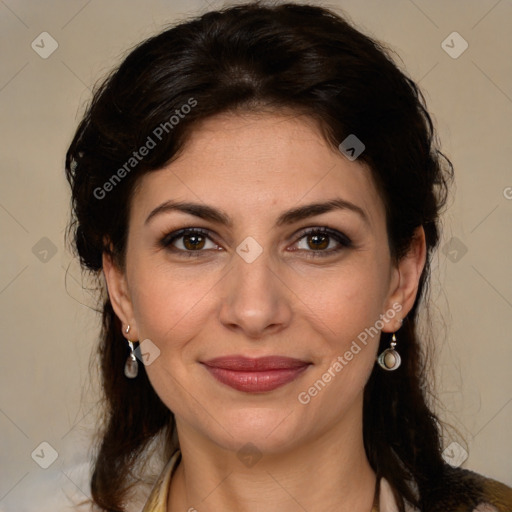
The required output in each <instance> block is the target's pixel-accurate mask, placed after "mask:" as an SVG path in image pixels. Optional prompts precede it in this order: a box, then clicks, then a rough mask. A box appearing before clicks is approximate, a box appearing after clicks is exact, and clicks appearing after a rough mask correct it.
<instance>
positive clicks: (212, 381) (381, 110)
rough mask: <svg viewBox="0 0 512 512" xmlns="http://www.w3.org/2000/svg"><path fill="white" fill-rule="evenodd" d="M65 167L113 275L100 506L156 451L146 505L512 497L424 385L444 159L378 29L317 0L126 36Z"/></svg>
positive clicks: (321, 504) (136, 476) (87, 228)
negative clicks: (426, 319)
mask: <svg viewBox="0 0 512 512" xmlns="http://www.w3.org/2000/svg"><path fill="white" fill-rule="evenodd" d="M66 169H67V176H68V179H69V182H70V184H71V188H72V194H73V212H74V222H73V223H72V224H71V226H70V228H71V232H72V234H73V236H74V241H75V244H76V249H77V252H78V254H79V256H80V259H81V262H82V264H83V265H84V267H85V268H87V269H89V270H91V271H93V272H97V273H103V275H104V277H105V284H106V289H107V290H108V295H106V297H105V301H104V306H103V331H102V335H101V345H100V354H101V364H102V374H103V386H104V391H105V398H106V408H107V411H106V412H107V414H106V420H105V425H104V428H103V430H102V432H101V435H102V439H101V444H100V447H99V451H98V454H97V457H96V460H95V467H94V473H93V475H92V479H91V489H92V495H93V499H94V502H95V504H96V505H97V506H98V507H99V508H100V509H102V510H116V511H117V510H119V511H121V510H127V509H129V507H130V503H131V500H133V499H134V498H133V492H132V491H133V490H134V489H135V488H136V487H137V486H136V484H137V483H140V482H141V481H142V480H144V478H145V475H146V474H147V471H145V464H146V463H148V462H149V461H150V460H155V458H156V460H157V461H160V463H161V466H164V467H163V469H162V467H160V468H159V469H162V472H161V474H160V477H159V479H158V481H157V482H156V483H154V482H152V485H153V484H154V485H153V487H152V489H151V491H150V493H149V497H148V498H147V501H146V505H145V507H144V511H145V512H149V511H153V512H156V511H164V510H166V511H168V512H175V511H178V510H189V511H193V510H198V511H203V510H204V511H217V510H230V511H231V510H232V511H235V510H236V511H241V510H247V511H253V510H262V509H264V510H269V511H273V510H280V511H292V510H307V511H315V510H322V511H327V510H336V511H370V510H380V511H381V512H384V511H390V510H401V511H403V510H421V511H448V510H453V511H455V510H457V511H459V510H460V511H463V510H464V511H466V510H467V511H472V510H478V511H484V510H498V511H506V510H507V511H510V510H512V489H510V488H508V487H507V486H505V485H504V484H502V483H499V482H496V481H494V480H490V479H487V478H485V477H483V476H481V475H478V474H475V473H473V472H470V471H467V470H463V469H460V468H459V469H456V468H453V467H451V466H449V465H448V464H446V463H445V461H444V460H443V458H442V455H441V441H440V430H439V422H438V420H437V419H436V417H435V415H434V414H433V412H432V411H431V410H430V409H429V407H428V405H427V403H426V399H425V396H426V393H427V389H428V387H427V386H428V382H425V373H424V368H425V365H426V361H424V359H423V358H422V355H421V354H422V353H423V351H422V340H421V339H419V337H418V334H417V315H418V311H419V308H420V304H421V302H422V300H426V291H427V283H428V277H429V268H430V267H429V263H430V258H431V255H432V252H433V250H434V249H435V247H436V245H437V243H438V240H439V214H440V212H441V209H442V208H443V206H444V204H445V199H446V193H447V187H448V184H449V182H450V180H451V178H452V166H451V163H450V162H449V160H448V159H446V158H445V157H444V156H443V154H442V153H441V152H440V150H439V149H438V148H437V146H436V144H435V133H434V130H433V126H432V122H431V118H430V116H429V114H428V112H427V111H426V108H425V104H424V99H423V97H422V95H421V92H420V91H419V89H418V88H417V86H416V85H415V84H414V82H413V81H412V80H410V79H409V78H408V77H407V76H406V75H405V74H404V73H403V72H401V71H400V70H399V69H398V68H397V66H396V65H395V64H394V63H393V61H392V59H391V57H390V56H389V54H388V52H387V50H385V48H384V47H383V46H381V45H380V44H378V43H377V42H375V41H373V40H371V39H370V38H368V37H367V36H365V35H363V34H361V33H360V32H358V31H357V30H356V29H354V28H353V27H352V26H351V25H350V24H348V23H347V22H346V21H345V20H343V19H342V18H341V17H340V16H338V15H337V14H335V13H333V12H331V11H329V10H326V9H322V8H320V7H317V6H313V5H309V6H308V5H296V4H284V5H279V6H265V5H263V4H254V3H253V4H247V5H241V6H238V7H232V8H229V9H226V10H223V11H219V12H210V13H208V14H205V15H204V16H202V17H200V18H198V19H194V20H191V21H188V22H186V23H182V24H180V25H178V26H176V27H174V28H171V29H169V30H166V31H165V32H163V33H161V34H160V35H157V36H155V37H153V38H151V39H149V40H148V41H146V42H144V43H143V44H141V45H140V46H139V47H137V48H136V49H135V50H133V51H132V52H131V53H130V54H129V55H128V56H127V58H126V59H125V60H124V62H123V63H122V64H121V66H120V67H119V69H118V70H116V71H115V72H114V73H113V74H112V75H111V76H110V77H109V78H108V79H107V80H106V81H105V82H104V84H103V85H102V86H101V88H100V89H99V90H97V91H96V93H95V95H94V98H93V101H92V103H91V105H90V107H89V109H88V111H87V113H86V115H85V117H84V119H83V120H82V122H81V123H80V126H79V128H78V130H77V133H76V135H75V137H74V140H73V142H72V144H71V146H70V148H69V150H68V153H67V158H66ZM159 441H161V444H158V442H159ZM151 454H153V455H154V458H153V457H151Z"/></svg>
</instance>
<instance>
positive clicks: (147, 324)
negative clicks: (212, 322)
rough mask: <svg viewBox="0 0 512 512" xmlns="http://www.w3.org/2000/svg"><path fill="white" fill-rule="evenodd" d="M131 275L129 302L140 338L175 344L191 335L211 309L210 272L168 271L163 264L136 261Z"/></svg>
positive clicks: (157, 342) (212, 284)
mask: <svg viewBox="0 0 512 512" xmlns="http://www.w3.org/2000/svg"><path fill="white" fill-rule="evenodd" d="M138 268H141V269H146V270H141V271H137V272H135V273H134V274H133V276H132V282H134V283H135V287H134V288H133V289H132V290H131V291H132V302H133V307H134V315H135V319H136V321H137V327H138V329H139V333H140V336H141V338H142V337H143V338H150V339H151V340H152V341H154V342H155V343H156V344H161V345H168V344H169V343H172V344H176V343H177V342H178V340H180V339H183V338H189V337H190V336H193V331H194V329H196V330H199V327H200V326H201V325H202V323H201V322H202V319H203V318H204V316H205V315H207V314H208V313H209V311H210V305H211V304H210V302H211V301H209V291H210V290H211V289H212V287H213V286H214V284H215V280H214V279H213V276H212V273H208V272H194V270H193V269H191V270H187V272H177V271H172V272H171V271H170V269H169V268H166V265H165V264H164V265H157V266H151V265H148V264H147V263H146V264H145V265H138Z"/></svg>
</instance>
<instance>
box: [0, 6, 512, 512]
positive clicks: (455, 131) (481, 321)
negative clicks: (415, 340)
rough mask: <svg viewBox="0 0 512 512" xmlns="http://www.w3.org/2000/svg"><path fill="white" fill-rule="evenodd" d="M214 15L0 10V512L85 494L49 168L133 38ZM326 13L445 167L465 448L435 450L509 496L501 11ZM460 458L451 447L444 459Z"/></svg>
mask: <svg viewBox="0 0 512 512" xmlns="http://www.w3.org/2000/svg"><path fill="white" fill-rule="evenodd" d="M221 5H222V4H221V3H220V2H213V1H210V2H207V1H203V0H196V1H185V0H180V1H176V0H173V1H159V0H152V1H142V0H137V1H130V2H128V1H124V2H123V1H121V0H116V1H109V2H100V1H98V0H92V1H80V2H79V1H72V2H70V1H64V0H55V1H45V2H37V1H36V0H33V1H31V2H30V1H15V0H3V1H0V48H1V50H0V51H1V56H2V60H1V62H2V65H1V68H0V107H1V113H2V114H1V117H0V140H1V147H2V153H1V165H0V172H1V180H2V181H1V183H2V186H1V189H0V229H1V245H0V258H1V259H0V262H1V265H0V308H1V325H2V330H1V334H2V352H1V357H0V376H1V384H2V385H1V387H0V429H1V437H0V454H1V462H0V511H3V512H5V511H16V512H22V511H24V510H37V511H39V512H41V511H46V510H48V511H50V510H51V511H52V512H56V511H59V510H66V506H65V504H64V503H65V497H66V496H78V497H83V496H84V494H88V492H89V491H88V488H87V481H86V473H87V469H88V467H87V461H88V454H87V446H88V436H89V433H90V430H89V427H90V426H94V422H95V415H94V412H95V409H94V406H93V404H94V398H95V396H94V393H90V392H89V391H88V390H89V387H88V386H89V385H88V380H89V374H88V362H89V354H90V352H91V350H92V348H93V346H94V345H95V338H96V335H97V332H98V317H97V316H96V315H95V313H94V312H93V311H92V310H91V309H90V306H91V305H93V304H94V301H93V299H92V296H91V295H90V293H89V292H87V291H83V290H82V289H81V276H80V270H79V268H78V266H77V265H76V263H74V262H72V258H71V256H70V255H69V254H68V253H67V252H66V250H65V248H64V243H63V235H64V228H65V225H66V222H67V219H68V207H69V192H68V188H67V184H66V182H65V180H64V174H63V162H64V153H65V150H66V148H67V145H68V144H69V142H70V141H71V137H72V135H73V132H74V129H75V128H76V124H77V122H78V119H79V116H80V113H81V112H82V109H83V107H84V104H85V102H86V101H87V100H88V99H89V98H90V89H91V87H92V85H93V83H94V82H95V81H96V80H97V79H99V78H101V77H102V76H103V75H104V74H105V73H106V72H107V71H108V70H109V69H110V68H111V67H112V66H113V65H114V64H116V63H117V62H118V61H119V58H120V56H121V55H122V53H123V52H124V51H125V50H127V49H128V48H129V47H130V46H132V45H133V44H135V43H137V42H138V41H140V40H141V39H142V38H145V37H147V36H149V35H151V34H153V33H154V32H156V31H159V30H160V29H162V28H163V26H164V25H165V24H166V23H170V22H173V21H176V20H178V19H181V18H183V17H184V16H185V15H190V14H196V13H199V12H204V11H205V10H208V9H210V8H215V7H219V6H221ZM329 5H331V6H338V7H341V8H343V10H344V11H345V13H346V14H348V15H349V16H350V17H351V18H352V20H353V22H354V23H356V25H357V26H358V27H359V28H360V29H362V30H364V31H366V32H367V33H369V34H370V35H373V36H375V37H377V38H378V39H381V40H383V41H385V42H387V43H388V44H389V45H390V46H391V47H392V48H393V49H395V50H396V51H397V52H398V53H399V55H400V56H401V57H402V59H403V61H404V64H405V67H406V69H407V70H408V71H409V73H410V75H411V76H412V77H413V78H414V79H415V80H417V81H419V82H420V84H421V87H422V88H423V91H424V93H425V95H426V98H427V102H428V105H429V109H430V111H431V112H432V113H433V116H434V119H435V123H436V126H437V128H438V130H439V135H440V138H441V141H442V143H443V148H444V150H445V151H446V153H447V154H448V155H449V157H450V158H451V159H452V161H453V163H454V165H455V170H456V182H457V188H456V190H454V193H453V195H452V199H451V203H450V207H449V210H448V213H447V214H446V215H445V217H444V225H445V231H444V234H443V240H442V242H441V248H440V251H439V252H438V254H437V257H436V259H435V264H434V268H435V274H434V276H433V287H432V299H433V302H434V308H433V313H434V315H435V316H434V320H433V321H434V323H435V325H436V326H438V327H436V333H437V338H438V359H437V362H436V365H435V366H436V370H437V371H438V376H439V383H438V396H439V398H440V401H441V404H442V406H443V410H442V417H444V418H447V419H448V420H449V421H450V423H451V424H452V425H454V426H455V427H456V428H457V429H458V430H459V431H460V434H461V435H462V436H463V437H464V438H465V439H466V441H467V445H466V446H465V445H464V444H463V443H462V442H461V441H460V438H458V437H456V436H454V434H453V433H449V434H448V435H447V436H446V439H445V440H444V445H445V446H448V445H450V443H452V442H453V441H455V440H459V441H460V443H461V445H462V446H463V447H464V446H465V448H467V450H468V452H469V456H468V458H467V459H466V460H465V461H464V463H463V466H464V467H467V468H471V469H473V470H476V471H478V472H481V473H484V474H486V475H488V476H491V477H494V478H497V479H500V480H502V481H504V482H506V483H507V484H508V485H512V443H511V432H512V379H511V370H510V367H511V363H512V337H511V334H510V333H511V332H512V315H511V312H512V309H511V308H512V287H511V282H512V279H511V278H512V271H511V267H510V253H511V249H512V239H511V236H510V235H511V233H512V229H511V228H512V168H511V163H510V162H511V161H512V144H511V143H510V134H511V132H512V115H511V114H512V44H511V43H512V37H511V32H510V27H511V26H512V2H511V1H510V0H501V1H497V0H478V1H476V0H471V1H469V0H451V1H450V2H445V1H442V0H435V1H432V0H431V1H426V0H417V1H416V2H413V1H412V0H393V1H387V2H382V1H377V0H375V1H373V0H372V1H370V0H365V1H357V0H338V1H337V2H335V1H333V2H331V3H330V4H329ZM454 31H456V32H458V33H459V34H460V35H461V36H462V37H463V38H464V39H465V40H466V41H467V43H468V44H469V47H468V49H467V50H466V51H465V52H464V53H462V55H460V56H459V57H458V58H456V59H454V58H452V57H451V56H449V55H448V54H447V53H446V52H445V51H444V49H443V48H442V46H441V43H442V42H443V40H445V39H446V38H447V36H448V35H449V34H451V33H452V32H454ZM41 32H48V33H49V34H51V36H52V37H53V38H54V39H55V40H56V41H57V42H58V49H57V50H56V51H55V52H54V53H53V54H52V55H50V56H49V57H48V58H47V59H43V58H41V57H40V56H39V55H38V54H37V53H36V52H35V51H34V50H33V49H32V48H31V43H32V41H33V40H35V39H36V38H37V36H38V35H39V34H41ZM448 41H450V40H448ZM449 44H450V45H452V46H454V49H455V50H456V49H458V48H460V42H457V41H456V40H455V41H454V43H453V44H452V43H450V42H449ZM453 237H455V239H456V240H455V241H454V240H453V239H452V238H453ZM41 239H43V240H42V241H41ZM447 244H448V245H447ZM52 250H56V253H55V254H53V253H52ZM464 250H467V252H465V253H464ZM44 251H47V252H46V253H45V252H44ZM66 269H67V270H68V271H67V279H65V276H66ZM41 442H47V443H49V444H50V445H51V446H52V447H53V449H55V450H56V452H57V453H58V458H57V459H56V460H55V462H54V463H53V464H52V465H51V466H50V467H49V468H48V469H43V468H41V467H39V465H38V464H36V462H35V461H34V460H33V459H32V457H31V453H32V452H33V451H34V450H36V448H37V450H36V452H35V455H34V459H36V460H38V461H39V462H44V461H46V462H48V461H50V458H49V457H51V454H52V452H51V449H50V448H48V447H45V446H43V447H39V448H38V446H39V445H40V443H41ZM454 446H455V451H452V449H453V448H454ZM462 449H463V448H461V447H459V446H457V445H452V447H451V448H450V450H448V452H447V454H448V455H447V456H448V457H452V459H451V460H454V457H455V458H456V457H458V456H459V455H460V454H461V453H462V455H463V452H462ZM41 450H43V451H42V452H41ZM37 454H39V457H37ZM82 493H84V494H82Z"/></svg>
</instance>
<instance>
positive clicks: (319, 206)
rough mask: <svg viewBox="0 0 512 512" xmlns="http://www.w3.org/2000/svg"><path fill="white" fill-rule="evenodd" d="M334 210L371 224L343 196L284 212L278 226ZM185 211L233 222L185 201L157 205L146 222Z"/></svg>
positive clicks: (199, 205) (219, 222)
mask: <svg viewBox="0 0 512 512" xmlns="http://www.w3.org/2000/svg"><path fill="white" fill-rule="evenodd" d="M333 210H348V211H351V212H354V213H356V214H357V215H358V216H359V217H360V218H361V219H362V220H363V221H364V222H365V224H367V225H368V226H370V220H369V218H368V215H367V214H366V212H365V211H364V210H363V209H362V208H361V207H359V206H357V205H355V204H354V203H351V202H350V201H347V200H345V199H341V198H335V199H331V200H330V201H326V202H322V203H311V204H306V205H303V206H299V207H297V208H292V209H291V210H287V211H286V212H283V213H282V214H281V215H280V216H279V218H278V219H277V221H276V226H278V227H279V226H282V225H289V224H294V223H296V222H299V221H301V220H304V219H307V218H309V217H313V216H315V215H321V214H322V213H327V212H330V211H333ZM173 211H178V212H183V213H188V214H189V215H194V216H195V217H199V218H201V219H204V220H209V221H212V222H215V223H218V224H222V225H224V226H228V227H231V226H232V225H233V222H232V220H231V218H230V217H229V215H227V214H226V213H225V212H223V211H222V210H219V209H217V208H213V207H211V206H207V205H204V204H199V203H190V202H185V201H172V200H170V201H165V202H164V203H162V204H161V205H159V206H157V207H156V208H155V209H154V210H152V211H151V213H150V214H149V215H148V217H147V218H146V220H145V222H144V224H148V223H149V221H150V220H151V219H153V218H154V217H155V216H157V215H160V214H162V213H167V212H173Z"/></svg>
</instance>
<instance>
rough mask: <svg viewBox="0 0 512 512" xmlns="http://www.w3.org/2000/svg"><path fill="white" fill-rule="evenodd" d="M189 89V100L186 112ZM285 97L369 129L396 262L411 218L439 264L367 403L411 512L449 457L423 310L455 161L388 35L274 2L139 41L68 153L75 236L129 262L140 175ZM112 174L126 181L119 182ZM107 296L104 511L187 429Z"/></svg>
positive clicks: (319, 114)
mask: <svg viewBox="0 0 512 512" xmlns="http://www.w3.org/2000/svg"><path fill="white" fill-rule="evenodd" d="M191 100H193V102H195V103H194V105H193V108H190V109H185V108H184V105H187V104H188V105H189V106H191V105H192V101H191ZM279 109H287V110H291V111H293V112H297V113H301V114H305V115H307V116H310V118H312V119H314V120H316V121H317V122H318V126H319V127H320V129H321V131H322V135H323V136H324V138H325V139H326V141H328V143H329V144H330V145H332V147H333V148H338V146H339V144H340V142H341V141H343V140H344V139H345V138H346V137H347V136H348V135H349V134H356V136H357V137H358V138H359V139H360V140H361V141H363V142H364V144H365V146H366V149H365V151H364V152H363V153H362V154H361V155H360V156H359V161H361V162H364V163H366V164H367V165H368V166H369V168H370V170H371V174H372V177H373V179H374V182H375V184H376V186H377V189H378V191H379V193H380V196H381V198H382V200H383V202H384V205H385V210H386V226H387V233H388V243H389V249H390V253H391V255H392V258H393V261H394V262H398V261H399V260H400V258H402V257H403V256H404V255H405V254H406V253H407V251H408V249H409V248H410V246H411V242H412V240H413V236H414V231H415V229H416V228H417V227H419V226H423V229H424V231H425V236H426V245H427V261H426V264H425V267H424V270H423V273H422V275H421V278H420V282H419V289H418V294H417V297H416V301H415V303H414V306H413V308H412V310H411V311H410V312H409V314H408V315H407V317H406V318H405V319H404V323H403V326H402V328H401V329H400V332H399V335H400V351H401V355H402V359H403V364H402V366H401V367H400V368H399V369H398V370H396V371H394V372H382V371H381V370H380V369H379V368H378V367H377V366H376V367H375V370H374V371H373V373H372V375H371V377H370V379H369V381H368V383H367V385H366V388H365V392H364V405H363V434H364V445H365V449H366V453H367V456H368V459H369V462H370V464H371V466H372V468H373V469H374V471H375V472H376V473H377V476H378V477H382V476H383V477H385V478H386V479H387V480H388V481H389V482H390V484H391V485H392V487H393V488H394V490H395V492H396V493H397V498H398V500H399V503H400V506H401V508H402V510H403V506H404V504H403V501H402V499H401V498H400V496H402V497H404V498H406V499H407V500H408V501H410V502H411V503H412V504H414V505H416V506H418V507H421V506H422V503H427V502H428V495H429V488H431V486H435V484H436V482H438V481H439V480H440V479H441V478H442V475H443V466H444V463H443V460H442V457H441V443H440V432H439V423H438V420H437V418H436V416H435V415H434V413H433V412H432V411H431V409H430V406H429V404H428V400H427V399H428V397H429V385H430V383H429V382H427V378H426V377H425V371H424V370H425V367H426V364H427V359H426V357H425V356H426V354H425V350H424V342H423V341H424V340H420V339H419V334H418V329H417V322H418V318H417V313H418V306H419V304H420V303H421V302H422V301H424V302H427V295H428V294H427V288H428V280H429V276H430V261H431V255H432V251H433V250H434V248H435V247H436V246H437V244H438V241H439V236H440V222H439V216H440V213H441V210H442V209H443V207H444V205H445V202H446V199H447V193H448V190H449V186H448V185H449V182H450V181H451V180H452V179H453V166H452V164H451V162H450V161H449V159H448V158H446V157H445V156H444V155H443V153H441V151H440V149H439V147H438V146H439V145H438V142H437V137H436V133H435V130H434V127H433V122H432V119H431V117H430V115H429V113H428V112H427V109H426V103H425V99H424V97H423V95H422V93H421V91H420V89H419V87H418V86H417V85H416V84H415V82H414V81H413V80H412V79H411V78H409V77H408V76H407V75H406V73H405V72H403V71H402V70H400V68H399V66H398V65H397V64H396V63H395V62H394V60H393V58H392V52H391V50H389V49H388V48H387V47H386V46H385V45H383V44H382V43H380V42H378V41H376V40H375V39H372V38H370V37H368V36H367V35H365V34H363V33H362V32H360V31H359V30H357V29H356V28H355V27H354V26H353V24H352V23H350V22H349V21H347V19H345V17H343V16H342V15H340V14H338V13H336V12H334V11H332V10H329V9H326V8H322V7H319V6H314V5H304V4H294V3H285V4H280V5H279V4H278V5H269V4H265V3H262V2H252V3H248V4H243V5H237V6H234V7H229V8H225V9H223V10H220V11H213V12H208V13H206V14H204V15H202V16H200V17H197V18H193V19H190V20H187V21H184V22H181V23H179V24H177V25H175V26H172V27H170V28H166V30H164V31H163V32H162V33H160V34H158V35H155V36H154V37H151V38H150V39H148V40H146V41H144V42H142V43H141V44H140V45H138V46H137V47H136V48H134V49H133V50H131V51H130V52H129V54H128V55H127V56H126V57H125V58H124V60H123V61H122V63H121V64H120V65H119V67H118V68H116V69H115V70H114V71H113V72H111V73H110V75H109V76H108V77H107V78H105V79H104V80H103V81H102V83H101V85H100V86H98V87H96V88H95V91H94V94H93V98H92V100H91V102H90V104H89V105H88V107H87V109H86V112H85V114H84V116H83V119H82V120H81V122H80V123H79V126H78V128H77V131H76V133H75V135H74V138H73V140H72V142H71V145H70V146H69V149H68V151H67V155H66V175H67V179H68V181H69V183H70V186H71V191H72V219H71V221H70V224H69V226H68V237H70V238H71V239H72V244H73V245H74V248H75V250H76V252H77V253H78V256H79V258H80V262H81V264H82V266H83V267H84V268H85V269H87V270H89V271H92V272H93V273H96V274H97V275H100V274H101V270H102V254H103V253H104V252H107V253H108V254H110V255H111V256H112V257H113V258H114V260H115V261H116V262H117V263H118V264H119V266H120V267H121V268H123V266H124V255H125V247H126V238H127V228H128V225H127V223H128V213H129V208H130V199H131V197H132V193H133V190H134V187H135V185H136V183H137V180H138V179H139V178H140V177H141V176H142V175H144V174H145V173H148V172H151V171H153V170H157V169H161V168H162V167H164V166H165V165H166V164H168V163H169V162H171V161H172V160H173V158H175V157H176V156H177V155H178V153H179V151H180V150H181V149H182V148H183V147H184V144H185V142H186V141H187V137H188V135H189V134H190V132H191V130H193V129H194V126H195V125H196V123H198V122H199V121H201V120H204V119H206V118H208V117H211V116H214V115H216V114H219V113H223V112H230V111H248V110H252V111H263V110H271V111H272V110H279ZM185 111H186V112H187V114H186V115H182V116H180V115H179V114H180V112H181V113H183V112H185ZM173 115H175V116H179V117H180V120H179V122H178V123H172V120H171V116H173ZM165 123H167V124H165ZM162 126H165V127H167V129H163V128H162ZM157 127H161V130H160V131H161V132H162V133H161V134H160V135H161V140H159V141H158V143H157V144H156V145H155V147H154V148H153V149H151V151H149V153H148V154H147V155H146V156H145V157H144V158H141V159H140V161H139V160H137V162H136V164H135V162H132V164H134V165H131V166H130V168H128V167H127V166H126V162H128V161H130V158H132V157H133V152H134V151H136V150H137V149H138V148H140V147H141V146H142V145H144V144H145V143H146V142H147V140H148V137H151V136H152V135H153V137H152V138H153V139H154V138H155V129H156V128H157ZM157 133H160V132H157ZM123 166H124V167H123ZM123 168H124V169H125V171H126V172H124V173H123V172H121V171H120V169H123ZM114 174H116V175H117V177H120V175H122V179H119V180H117V179H116V180H114V179H113V175H114ZM107 182H108V183H110V186H108V185H106V183H107ZM107 188H108V195H105V196H104V194H103V192H105V190H106V189H107ZM102 191H103V192H102ZM101 196H104V197H101ZM105 240H109V241H110V244H106V243H105ZM102 301H103V302H102V307H103V327H102V331H101V335H100V340H99V358H100V361H101V375H102V387H103V392H104V402H105V415H104V425H103V427H102V429H101V431H100V443H99V447H98V450H97V454H96V455H95V461H94V468H93V474H92V477H91V489H92V496H93V500H94V502H95V504H96V505H98V506H99V507H100V508H101V509H102V510H108V511H123V510H125V503H126V500H127V496H128V493H129V490H130V488H131V487H133V484H134V482H136V481H137V480H138V479H139V478H140V477H141V475H140V474H139V473H138V472H137V471H136V468H137V462H138V461H140V460H141V459H142V458H144V454H145V453H146V452H145V449H146V448H147V447H148V445H149V444H150V443H151V441H152V440H155V439H157V438H160V439H163V442H164V447H165V448H164V455H165V456H166V457H170V455H171V454H172V453H173V451H174V450H175V449H176V447H177V442H176V431H175V423H174V416H173V414H172V412H171V411H170V410H169V409H168V408H167V407H166V406H165V405H164V404H163V403H162V401H161V400H160V399H159V397H158V396H157V394H156V393H155V391H154V390H153V388H152V386H151V384H150V382H149V380H148V377H147V374H146V372H145V369H144V366H143V365H140V366H141V368H140V371H139V375H138V377H137V378H135V379H131V380H130V379H126V378H125V377H124V375H123V366H124V363H125V360H126V358H127V355H128V347H127V345H126V343H125V340H124V338H123V336H122V331H121V324H120V321H119V319H118V318H117V316H116V315H115V313H114V311H113V309H112V305H111V304H110V301H109V299H108V296H107V297H106V298H103V299H102ZM427 304H428V302H427ZM389 341H390V335H389V334H388V333H382V335H381V340H380V347H379V351H380V350H383V349H384V348H386V347H387V346H388V345H389ZM127 475H131V477H132V478H127Z"/></svg>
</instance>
